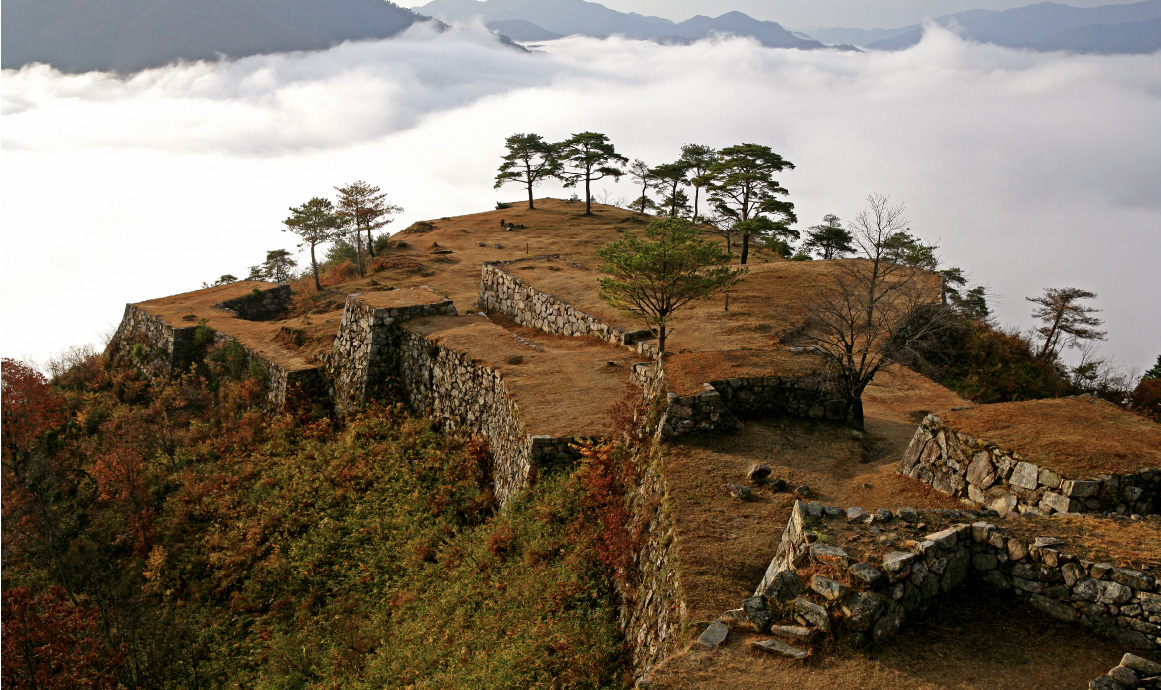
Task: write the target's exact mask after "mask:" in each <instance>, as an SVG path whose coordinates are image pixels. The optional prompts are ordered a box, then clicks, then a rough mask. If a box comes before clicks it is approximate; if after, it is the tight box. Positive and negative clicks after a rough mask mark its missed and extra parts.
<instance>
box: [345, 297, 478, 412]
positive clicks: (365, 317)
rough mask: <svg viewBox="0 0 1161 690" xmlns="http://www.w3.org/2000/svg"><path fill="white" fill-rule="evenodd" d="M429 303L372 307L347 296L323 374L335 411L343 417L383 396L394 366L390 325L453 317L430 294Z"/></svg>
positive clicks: (395, 354) (447, 307) (447, 303)
mask: <svg viewBox="0 0 1161 690" xmlns="http://www.w3.org/2000/svg"><path fill="white" fill-rule="evenodd" d="M432 297H433V300H432V302H431V303H430V304H420V305H413V306H403V307H389V308H375V307H372V306H370V305H368V304H367V303H366V302H364V301H363V300H362V299H361V296H360V295H349V296H348V297H347V303H346V306H345V307H344V308H343V318H342V320H341V322H340V323H339V334H338V336H336V338H335V343H334V346H333V347H332V348H331V352H330V354H329V355H328V356H327V374H328V376H329V377H330V380H331V382H332V386H333V389H334V401H335V408H336V409H337V410H338V411H339V412H340V413H341V414H346V413H348V412H349V411H350V410H352V409H353V408H354V407H356V406H358V405H359V404H361V403H363V402H366V401H368V400H375V399H380V398H382V397H383V396H384V395H385V394H386V392H387V391H386V387H387V385H388V382H389V381H390V380H391V379H392V378H393V374H394V373H395V370H396V369H397V367H398V352H397V350H396V348H395V343H393V342H392V336H393V334H394V333H395V329H391V328H388V327H389V326H392V325H393V324H395V323H397V322H401V321H406V320H408V319H415V318H420V317H424V316H435V315H441V314H442V315H454V314H455V313H456V308H455V305H453V304H452V301H451V300H449V299H442V300H441V299H439V298H438V296H437V295H435V293H432Z"/></svg>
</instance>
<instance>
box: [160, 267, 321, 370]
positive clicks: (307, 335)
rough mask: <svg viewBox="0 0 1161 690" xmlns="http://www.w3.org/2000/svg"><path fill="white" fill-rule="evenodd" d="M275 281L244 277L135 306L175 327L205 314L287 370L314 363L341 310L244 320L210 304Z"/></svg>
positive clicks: (215, 325) (208, 320)
mask: <svg viewBox="0 0 1161 690" xmlns="http://www.w3.org/2000/svg"><path fill="white" fill-rule="evenodd" d="M273 287H276V285H275V284H274V283H265V282H262V281H257V280H243V281H239V282H237V283H230V284H228V285H218V286H215V287H211V288H206V289H204V290H195V291H193V292H186V293H182V294H180V295H171V296H169V297H161V298H158V299H152V300H148V301H146V302H140V303H138V305H137V306H139V307H141V308H142V309H145V310H147V311H148V312H149V313H150V314H153V315H154V316H157V317H159V318H161V319H162V320H164V321H165V322H166V323H168V324H169V325H171V326H174V327H176V328H187V327H190V326H196V325H198V323H199V322H201V320H202V319H205V325H206V326H209V327H210V328H213V329H214V330H216V331H219V332H221V333H225V334H226V335H229V336H231V337H233V338H235V339H236V340H237V341H238V342H240V343H242V344H243V345H245V346H246V347H248V348H250V349H251V350H253V351H256V352H259V353H261V354H262V355H265V356H266V357H269V358H270V359H272V360H274V361H275V362H277V363H278V364H279V365H281V366H283V367H285V368H287V369H289V370H296V369H309V368H313V367H316V366H318V360H317V357H316V355H317V354H318V351H319V350H320V347H319V345H320V343H319V339H320V337H321V339H322V340H323V341H325V350H329V349H330V344H331V343H332V342H333V341H334V337H335V334H336V333H338V330H339V320H340V319H341V317H342V312H341V311H338V312H329V313H325V314H320V315H315V316H313V317H310V318H302V317H300V318H297V319H289V320H283V321H247V320H245V319H240V318H238V317H237V316H235V315H234V314H233V313H231V312H228V311H225V310H223V309H216V308H215V307H214V305H215V304H218V303H220V302H224V301H227V300H231V299H235V298H238V297H245V296H246V295H249V294H251V293H252V292H253V291H254V290H255V289H259V290H268V289H270V288H273ZM284 329H289V330H292V331H298V332H299V334H297V335H296V336H295V337H292V338H288V337H287V336H286V332H285V331H284ZM296 343H298V344H296Z"/></svg>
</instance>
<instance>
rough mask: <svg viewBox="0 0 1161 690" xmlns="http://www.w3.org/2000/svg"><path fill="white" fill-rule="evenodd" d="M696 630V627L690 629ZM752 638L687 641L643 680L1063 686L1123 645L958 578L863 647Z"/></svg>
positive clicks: (1013, 689) (714, 684) (1110, 662)
mask: <svg viewBox="0 0 1161 690" xmlns="http://www.w3.org/2000/svg"><path fill="white" fill-rule="evenodd" d="M690 632H691V636H696V635H697V634H698V633H700V632H701V629H700V628H699V629H697V630H692V631H690ZM750 639H762V638H761V637H760V636H753V635H739V634H737V633H730V637H729V638H728V639H727V640H726V642H725V643H724V644H723V645H722V646H721V647H719V648H718V650H717V651H714V652H710V651H707V650H704V649H702V648H700V647H698V646H697V645H693V646H692V647H690V648H689V649H688V650H687V651H685V652H684V653H682V654H678V655H676V656H674V657H673V658H671V659H669V660H668V661H666V662H665V663H663V664H661V666H660V667H658V668H657V669H656V670H655V671H654V673H653V676H652V678H651V681H652V682H651V684H650V687H652V688H662V689H664V690H678V689H682V690H684V689H686V688H689V689H692V688H771V689H772V690H781V689H785V690H802V689H804V688H858V689H860V690H898V689H900V688H907V689H908V690H912V689H915V690H936V689H937V688H939V689H945V688H955V689H956V690H1017V689H1019V690H1062V689H1064V688H1084V687H1088V682H1089V681H1090V680H1092V679H1094V678H1096V677H1097V676H1099V675H1102V674H1104V673H1105V672H1106V671H1108V670H1109V669H1110V668H1112V667H1113V666H1116V665H1117V663H1118V662H1119V661H1120V658H1121V655H1122V654H1123V653H1124V651H1125V650H1124V649H1123V648H1121V647H1120V646H1118V645H1117V644H1116V643H1114V642H1111V641H1109V640H1105V639H1102V638H1099V637H1096V636H1094V635H1092V634H1091V633H1089V632H1087V631H1086V630H1084V629H1083V628H1081V627H1079V626H1070V625H1067V624H1064V623H1061V622H1059V621H1056V620H1053V619H1050V618H1048V617H1047V616H1044V615H1043V614H1041V613H1039V612H1037V611H1035V610H1032V609H1030V608H1028V607H1027V606H1024V605H1023V604H1021V603H1020V602H1019V601H1016V600H1014V599H1012V598H1010V597H1007V596H1005V595H1003V594H1001V593H998V592H995V591H993V590H990V589H982V590H977V589H976V588H974V587H971V586H965V587H962V588H960V589H957V590H955V591H953V592H951V593H949V594H948V595H947V596H946V597H945V598H944V599H942V600H941V602H940V603H939V604H938V605H937V606H935V607H933V608H932V609H930V610H929V611H928V612H927V613H926V614H925V615H923V616H921V617H912V618H909V619H908V621H907V623H906V624H905V625H904V627H903V629H902V630H901V631H900V632H899V634H898V635H896V636H895V637H893V638H891V640H890V642H888V643H887V644H885V645H883V646H881V647H879V648H877V649H873V650H870V651H865V652H863V651H855V650H851V649H847V648H845V647H843V646H841V645H840V644H838V643H832V645H830V646H827V647H823V648H822V649H820V650H818V651H816V652H815V654H814V655H813V656H812V657H811V658H810V659H808V660H807V661H805V662H799V661H791V660H787V659H777V658H774V657H771V656H770V655H768V654H765V653H763V652H758V651H754V650H753V649H751V648H750V646H749V640H750Z"/></svg>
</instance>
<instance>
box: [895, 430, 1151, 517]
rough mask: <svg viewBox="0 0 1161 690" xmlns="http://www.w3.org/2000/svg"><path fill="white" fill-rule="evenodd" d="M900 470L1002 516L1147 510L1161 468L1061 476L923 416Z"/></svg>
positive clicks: (1018, 455)
mask: <svg viewBox="0 0 1161 690" xmlns="http://www.w3.org/2000/svg"><path fill="white" fill-rule="evenodd" d="M900 470H901V471H902V473H903V474H905V475H907V476H908V477H911V478H913V479H917V480H919V481H921V482H924V483H926V484H930V485H931V486H933V487H935V488H936V489H937V490H939V491H942V492H943V493H945V494H949V495H951V496H956V497H959V498H965V499H967V500H969V501H971V502H972V503H974V504H976V505H979V506H984V507H987V508H989V509H992V510H995V511H997V512H998V513H1000V514H1001V515H1003V514H1006V513H1008V512H1012V511H1016V512H1019V513H1033V514H1046V515H1047V514H1052V513H1091V512H1116V513H1119V514H1134V513H1135V514H1139V515H1150V514H1153V513H1155V512H1157V510H1158V508H1159V507H1161V470H1159V469H1153V468H1147V469H1142V470H1140V471H1138V472H1134V473H1131V474H1120V475H1110V474H1102V475H1099V476H1096V477H1083V478H1082V477H1075V478H1073V477H1065V476H1062V475H1061V474H1060V473H1057V472H1054V471H1053V470H1051V469H1049V468H1047V467H1038V466H1037V465H1035V464H1033V463H1031V462H1028V461H1027V459H1025V458H1024V457H1022V456H1021V455H1020V454H1018V453H1015V452H1012V451H1009V450H1005V449H1003V448H1000V447H998V446H996V444H994V443H991V442H988V441H985V440H981V439H978V438H976V437H974V436H970V435H968V434H965V433H962V432H959V431H956V430H954V429H952V428H951V427H949V426H947V425H946V424H945V423H944V422H943V421H942V420H941V419H940V418H939V417H937V416H936V415H933V414H931V415H927V417H926V418H924V420H923V422H922V423H921V424H920V425H919V428H918V429H917V430H916V431H915V436H914V437H912V439H911V445H910V446H908V448H907V452H906V453H904V454H903V460H902V463H901V467H900Z"/></svg>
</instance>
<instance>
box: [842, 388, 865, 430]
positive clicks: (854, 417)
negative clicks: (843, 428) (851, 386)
mask: <svg viewBox="0 0 1161 690" xmlns="http://www.w3.org/2000/svg"><path fill="white" fill-rule="evenodd" d="M846 422H847V425H848V426H850V427H853V428H855V429H859V430H860V431H861V430H862V429H863V428H864V427H863V396H862V395H858V396H855V397H854V398H853V399H851V400H847V418H846Z"/></svg>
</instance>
